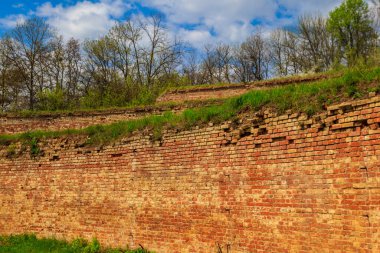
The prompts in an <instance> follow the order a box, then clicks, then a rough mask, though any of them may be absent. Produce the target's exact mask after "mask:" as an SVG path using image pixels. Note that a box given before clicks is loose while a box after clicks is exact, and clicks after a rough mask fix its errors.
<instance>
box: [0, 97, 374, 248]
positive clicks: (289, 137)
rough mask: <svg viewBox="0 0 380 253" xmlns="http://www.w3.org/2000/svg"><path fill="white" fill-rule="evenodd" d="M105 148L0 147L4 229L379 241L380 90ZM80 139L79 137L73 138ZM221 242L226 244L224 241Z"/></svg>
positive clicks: (231, 242)
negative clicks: (10, 150) (317, 111)
mask: <svg viewBox="0 0 380 253" xmlns="http://www.w3.org/2000/svg"><path fill="white" fill-rule="evenodd" d="M242 117H243V120H242V122H241V124H239V125H238V126H232V125H231V124H228V123H226V124H223V125H222V126H209V127H207V128H200V129H194V130H191V131H184V132H179V133H173V132H169V133H166V134H165V135H164V137H163V140H162V141H160V142H157V141H156V142H152V141H151V140H150V139H149V137H143V136H139V135H135V136H134V137H131V138H126V139H124V140H121V141H119V142H118V143H116V144H113V145H108V146H105V147H81V145H80V143H81V142H82V141H83V140H81V139H74V138H69V139H55V140H49V141H46V142H45V143H41V148H42V149H43V150H44V156H43V157H40V158H37V159H31V158H30V156H29V155H28V154H27V153H24V154H23V155H21V156H20V157H18V158H13V159H10V158H6V153H7V149H6V148H3V149H2V150H1V151H0V166H1V167H0V234H10V233H23V232H35V233H37V234H38V235H40V236H58V237H65V238H73V237H76V236H83V237H86V238H91V237H93V236H96V237H97V238H99V239H100V241H101V242H102V243H105V244H108V245H114V246H117V245H120V246H125V245H126V244H129V245H130V246H131V247H136V246H138V245H139V244H141V245H143V246H144V247H146V248H149V249H151V250H154V251H156V252H158V253H159V252H170V253H172V252H201V253H204V252H217V248H218V247H219V246H220V247H221V248H222V250H223V252H233V253H237V252H265V253H267V252H281V253H282V252H345V253H346V252H373V253H377V252H380V159H379V158H380V129H379V123H380V97H374V98H371V99H368V100H361V101H357V102H352V103H346V104H342V105H339V106H333V107H330V108H329V110H328V112H326V113H324V114H321V115H317V116H315V117H313V118H310V119H309V118H307V117H306V116H305V115H298V114H288V115H282V116H279V117H275V116H274V115H271V114H270V113H265V114H262V115H260V114H258V115H245V116H242ZM78 144H79V145H78ZM227 248H228V250H227Z"/></svg>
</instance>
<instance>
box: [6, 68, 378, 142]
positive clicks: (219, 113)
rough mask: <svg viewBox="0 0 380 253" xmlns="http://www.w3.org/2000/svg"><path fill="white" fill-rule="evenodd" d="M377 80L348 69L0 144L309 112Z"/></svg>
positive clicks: (361, 92) (95, 138) (105, 138)
mask: <svg viewBox="0 0 380 253" xmlns="http://www.w3.org/2000/svg"><path fill="white" fill-rule="evenodd" d="M379 81H380V68H374V69H371V70H358V69H356V70H348V71H346V73H345V74H344V75H343V76H341V77H337V78H332V79H328V80H322V81H317V82H313V83H307V84H296V85H295V84H294V85H287V86H283V87H277V88H272V89H265V90H253V91H250V92H248V93H247V94H244V95H242V96H239V97H235V98H230V99H227V100H225V101H224V103H223V104H221V105H214V106H208V107H200V108H194V109H187V110H185V111H184V112H183V113H181V114H179V115H176V114H174V113H171V112H166V113H164V115H163V116H147V117H144V118H141V119H136V120H129V121H120V122H117V123H113V124H110V125H96V126H90V127H87V128H85V129H82V130H64V131H51V132H49V131H33V132H28V133H24V134H16V135H2V136H0V144H3V145H4V144H5V145H9V144H11V143H12V142H16V141H29V142H30V143H35V142H36V141H38V140H39V139H41V138H54V137H59V136H63V135H73V134H74V135H86V136H88V137H89V141H88V142H89V143H96V144H98V143H108V142H111V141H113V140H115V139H118V138H121V137H124V136H127V135H129V134H131V133H132V132H134V131H137V130H143V129H148V130H150V131H152V133H153V135H154V137H155V138H159V137H160V136H161V131H162V129H163V128H176V129H188V128H190V127H193V126H195V125H202V124H205V123H208V122H210V121H211V122H213V123H220V122H223V121H226V120H230V119H233V118H234V117H236V116H238V114H239V113H240V112H241V111H243V110H245V111H246V110H252V111H258V110H261V109H262V108H264V107H270V108H272V109H274V110H276V111H277V112H278V113H283V112H285V111H287V110H291V111H293V112H304V113H307V114H308V115H312V114H315V113H318V112H320V111H322V110H323V108H324V107H325V106H327V105H330V104H333V103H338V102H343V101H346V100H349V99H355V98H361V97H363V96H365V95H366V94H368V92H369V91H376V92H378V91H380V86H379Z"/></svg>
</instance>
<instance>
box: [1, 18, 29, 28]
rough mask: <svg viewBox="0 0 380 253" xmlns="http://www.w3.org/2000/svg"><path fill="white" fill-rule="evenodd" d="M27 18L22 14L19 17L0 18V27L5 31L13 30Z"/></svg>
mask: <svg viewBox="0 0 380 253" xmlns="http://www.w3.org/2000/svg"><path fill="white" fill-rule="evenodd" d="M26 18H27V17H26V16H25V15H23V14H19V15H9V16H7V17H5V18H0V26H1V27H2V28H5V29H9V28H13V27H15V26H16V25H17V24H19V23H22V22H23V21H25V19H26Z"/></svg>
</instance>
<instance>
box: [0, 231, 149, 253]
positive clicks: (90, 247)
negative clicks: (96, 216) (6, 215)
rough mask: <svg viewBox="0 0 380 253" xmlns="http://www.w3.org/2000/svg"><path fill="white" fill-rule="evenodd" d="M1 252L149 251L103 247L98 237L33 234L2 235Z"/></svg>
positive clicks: (144, 251) (133, 252)
mask: <svg viewBox="0 0 380 253" xmlns="http://www.w3.org/2000/svg"><path fill="white" fill-rule="evenodd" d="M0 253H149V251H147V250H144V249H141V248H140V249H136V250H130V249H110V248H102V247H101V245H100V244H99V242H98V241H97V240H96V239H93V240H92V241H91V242H90V243H89V242H87V241H85V240H83V239H76V240H74V241H72V242H66V241H62V240H57V239H48V238H44V239H38V238H37V237H36V236H35V235H33V234H30V235H29V234H25V235H12V236H0Z"/></svg>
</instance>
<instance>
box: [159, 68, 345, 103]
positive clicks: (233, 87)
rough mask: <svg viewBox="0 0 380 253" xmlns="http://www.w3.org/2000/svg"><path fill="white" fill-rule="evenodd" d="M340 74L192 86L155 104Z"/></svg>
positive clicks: (226, 95) (223, 95)
mask: <svg viewBox="0 0 380 253" xmlns="http://www.w3.org/2000/svg"><path fill="white" fill-rule="evenodd" d="M339 76H340V74H335V75H326V74H315V75H310V76H293V77H284V78H281V79H270V80H263V81H257V82H252V83H248V84H229V85H226V84H225V85H213V86H207V85H205V86H202V85H198V86H194V87H190V88H188V89H181V88H179V89H178V90H172V91H168V92H166V93H164V94H162V96H160V97H159V98H158V99H157V102H181V101H193V100H207V99H221V98H229V97H234V96H239V95H243V94H244V93H247V92H248V91H250V90H257V89H265V88H270V87H272V88H273V87H277V86H284V85H289V84H297V83H306V82H315V81H318V80H323V79H326V78H334V77H339Z"/></svg>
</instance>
